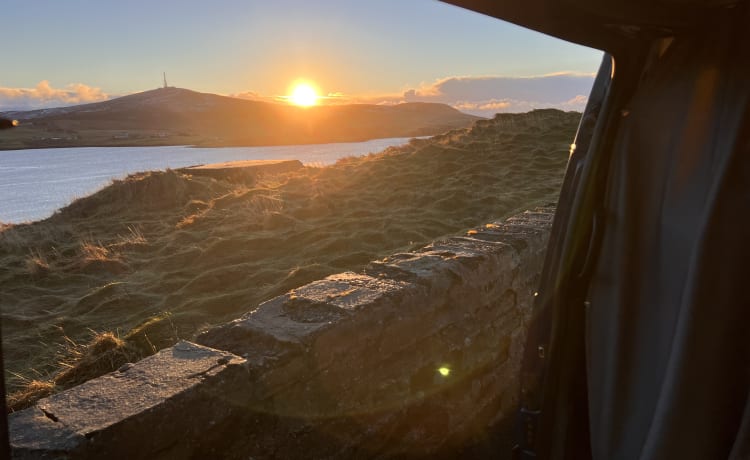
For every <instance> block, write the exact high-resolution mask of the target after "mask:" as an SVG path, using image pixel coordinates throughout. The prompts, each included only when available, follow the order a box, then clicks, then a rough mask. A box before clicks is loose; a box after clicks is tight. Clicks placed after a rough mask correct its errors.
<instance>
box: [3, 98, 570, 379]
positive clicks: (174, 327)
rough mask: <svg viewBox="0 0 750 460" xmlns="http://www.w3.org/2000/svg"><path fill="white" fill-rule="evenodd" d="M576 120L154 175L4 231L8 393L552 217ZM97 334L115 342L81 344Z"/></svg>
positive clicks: (504, 122)
mask: <svg viewBox="0 0 750 460" xmlns="http://www.w3.org/2000/svg"><path fill="white" fill-rule="evenodd" d="M579 117H580V115H579V114H576V113H563V112H559V111H554V110H544V111H535V112H531V113H529V114H504V115H499V116H498V117H496V118H495V119H494V120H488V121H480V122H477V124H476V125H475V126H474V127H473V128H470V129H463V130H455V131H452V132H449V133H447V134H445V135H441V136H437V137H435V138H432V139H429V140H413V141H412V142H411V143H410V144H409V145H406V146H404V147H399V148H391V149H388V150H386V151H385V152H383V153H381V154H376V155H370V156H368V157H364V158H351V159H346V160H342V161H340V162H338V163H337V164H336V165H334V166H330V167H327V168H304V169H303V170H300V171H297V172H294V173H288V174H285V175H279V176H271V177H265V178H262V179H261V180H260V181H259V182H256V183H247V184H237V183H234V184H233V183H228V182H225V181H217V180H214V179H209V178H203V177H197V176H195V177H190V176H187V175H184V174H181V173H178V172H174V171H168V172H163V173H144V174H139V175H135V176H131V177H129V178H127V179H125V180H124V181H118V182H115V183H113V184H112V185H111V186H109V187H107V188H105V189H104V190H102V191H100V192H98V193H96V194H94V195H92V196H90V197H86V198H83V199H80V200H78V201H76V202H74V203H73V204H71V205H70V206H69V207H67V208H65V209H63V210H61V211H60V212H59V213H57V214H56V215H54V216H53V217H51V218H49V219H47V220H44V221H41V222H35V223H30V224H24V225H15V226H7V227H5V228H3V229H2V230H1V231H0V266H2V267H3V270H2V271H0V286H2V291H3V292H2V296H0V310H1V311H2V314H3V316H2V321H3V323H2V326H3V331H2V333H3V339H4V342H5V343H4V352H5V360H6V370H7V371H8V372H10V373H11V374H7V375H6V378H8V379H9V383H10V388H11V389H18V388H20V387H21V386H22V385H23V382H24V379H39V380H48V379H51V378H53V376H54V375H55V373H56V372H59V370H60V364H59V363H60V362H61V361H62V362H66V363H70V362H72V361H75V360H80V359H81V358H83V357H85V355H86V354H87V353H88V354H91V351H96V350H99V351H101V350H104V351H105V352H108V353H109V354H106V353H105V355H106V356H105V358H102V359H99V361H96V359H98V358H96V357H94V358H87V359H94V361H96V363H95V366H94V367H96V370H95V371H92V372H93V374H92V373H91V372H89V373H87V374H86V375H82V376H77V375H71V374H75V373H76V372H77V371H76V370H75V368H73V369H74V370H73V371H71V370H70V369H69V370H68V371H67V372H63V374H57V377H56V380H57V383H58V385H60V386H66V385H69V384H71V383H74V382H75V381H79V380H81V379H85V378H88V377H90V376H91V375H94V374H96V373H100V372H104V371H106V370H108V369H110V368H111V367H112V366H114V367H115V368H116V367H117V366H119V365H120V364H121V363H123V362H126V361H128V360H132V359H135V357H137V356H139V355H143V354H147V353H150V352H152V351H153V350H154V349H156V348H161V347H164V346H167V345H169V344H171V343H172V342H174V341H175V340H176V339H178V338H188V339H189V338H190V337H191V336H193V335H194V334H195V333H196V331H198V330H200V329H201V328H204V327H206V326H207V325H210V324H216V323H219V322H222V321H226V320H229V319H233V318H235V317H237V316H239V315H240V314H242V313H244V312H245V311H247V310H249V309H252V308H254V307H255V306H256V305H257V304H258V303H260V302H262V301H264V300H266V299H269V298H271V297H273V296H276V295H279V294H282V293H284V292H286V291H287V290H289V289H292V288H294V287H297V286H300V285H302V284H305V283H307V282H309V281H313V280H316V279H319V278H321V277H324V276H326V275H329V274H332V273H337V272H340V271H344V270H354V271H358V270H360V269H361V268H362V267H363V265H365V264H366V263H368V262H369V261H370V260H373V259H377V258H380V257H383V256H385V255H388V254H390V253H393V252H395V251H402V250H408V249H411V248H416V247H420V246H422V245H424V244H426V243H427V242H429V241H430V240H432V239H434V238H437V237H440V236H443V235H447V234H452V233H456V232H460V231H464V230H466V229H467V228H469V227H472V226H477V225H481V224H483V223H485V222H487V221H489V220H491V219H497V218H502V217H504V216H507V215H509V214H511V213H515V212H517V211H519V210H523V209H526V208H529V207H532V206H534V205H537V204H541V203H548V202H553V201H555V199H556V194H557V193H558V190H559V186H560V184H561V179H562V175H563V171H564V167H565V164H566V162H567V148H568V145H569V144H570V142H571V140H572V138H573V135H574V132H575V129H576V125H577V122H578V119H579ZM93 331H96V332H103V331H113V332H114V335H111V336H102V335H99V336H98V338H97V339H96V340H98V341H99V342H101V343H94V344H93V345H91V346H90V347H88V348H87V347H86V346H81V345H77V344H80V343H84V342H86V341H87V340H89V339H91V337H92V336H93ZM97 347H99V348H97ZM100 349H101V350H100ZM115 352H116V353H115ZM66 368H67V367H66V366H65V365H64V366H63V369H66ZM14 374H18V375H21V376H23V378H22V379H19V378H18V376H17V375H14Z"/></svg>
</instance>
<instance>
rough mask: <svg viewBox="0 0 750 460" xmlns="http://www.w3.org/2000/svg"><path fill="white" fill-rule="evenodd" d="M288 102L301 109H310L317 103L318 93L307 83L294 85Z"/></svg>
mask: <svg viewBox="0 0 750 460" xmlns="http://www.w3.org/2000/svg"><path fill="white" fill-rule="evenodd" d="M289 102H291V103H292V104H294V105H299V106H301V107H310V106H311V105H315V104H317V103H318V93H317V92H316V91H315V88H313V87H312V85H310V84H309V83H296V84H295V85H294V88H293V89H292V94H290V95H289Z"/></svg>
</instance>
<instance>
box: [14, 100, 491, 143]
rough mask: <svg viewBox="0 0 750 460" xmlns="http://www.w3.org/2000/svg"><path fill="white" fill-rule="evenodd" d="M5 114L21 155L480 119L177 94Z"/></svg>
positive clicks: (384, 130) (397, 130)
mask: <svg viewBox="0 0 750 460" xmlns="http://www.w3.org/2000/svg"><path fill="white" fill-rule="evenodd" d="M4 115H5V116H6V117H10V118H14V119H18V120H19V121H20V122H21V125H22V127H24V129H18V130H17V132H16V133H14V136H13V137H12V138H9V139H1V138H0V149H8V148H19V147H12V146H11V142H9V141H12V140H15V141H16V144H18V143H19V142H21V143H24V144H25V146H27V147H35V146H36V147H39V146H48V145H49V144H56V145H60V146H62V145H64V146H71V145H81V146H85V145H165V144H196V145H205V146H209V145H214V146H222V145H280V144H307V143H327V142H355V141H362V140H367V139H374V138H384V137H414V136H425V135H434V134H439V133H442V132H445V131H447V130H450V129H455V128H460V127H465V126H468V125H470V124H471V123H473V122H474V121H475V120H477V119H479V117H476V116H473V115H468V114H465V113H462V112H460V111H458V110H456V109H454V108H452V107H450V106H447V105H444V104H436V103H405V104H398V105H390V106H386V105H368V104H351V105H322V106H313V107H306V108H303V107H296V106H291V105H286V104H278V103H271V102H262V101H251V100H246V99H238V98H233V97H227V96H219V95H216V94H210V93H200V92H196V91H191V90H187V89H182V88H174V87H167V88H160V89H155V90H150V91H145V92H142V93H136V94H131V95H128V96H123V97H119V98H116V99H111V100H108V101H104V102H96V103H90V104H82V105H77V106H71V107H60V108H54V109H40V110H30V111H14V112H5V114H4ZM22 134H25V136H24V135H22ZM20 148H23V147H20Z"/></svg>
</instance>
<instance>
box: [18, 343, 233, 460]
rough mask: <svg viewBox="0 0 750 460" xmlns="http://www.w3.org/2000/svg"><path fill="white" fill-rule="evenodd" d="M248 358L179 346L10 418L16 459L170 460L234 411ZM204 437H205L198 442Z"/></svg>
mask: <svg viewBox="0 0 750 460" xmlns="http://www.w3.org/2000/svg"><path fill="white" fill-rule="evenodd" d="M243 364H244V360H243V359H241V358H239V357H237V356H234V355H232V354H231V353H228V352H225V351H218V350H213V349H210V348H206V347H202V346H199V345H195V344H192V343H190V342H179V343H177V344H176V345H175V346H173V347H171V348H167V349H164V350H162V351H160V352H159V353H157V354H156V355H154V356H151V357H149V358H146V359H144V360H142V361H140V362H138V363H136V364H133V365H125V366H123V368H121V370H119V371H116V372H113V373H110V374H107V375H104V376H102V377H99V378H97V379H94V380H91V381H89V382H86V383H84V384H82V385H79V386H77V387H75V388H72V389H70V390H68V391H65V392H62V393H59V394H56V395H53V396H50V397H49V398H46V399H43V400H41V401H39V402H38V403H37V404H36V405H35V406H34V407H31V408H29V409H26V410H24V411H20V412H17V413H14V414H11V415H10V417H9V423H10V438H11V444H12V447H13V456H14V458H24V459H25V458H29V459H30V458H40V459H41V458H105V457H106V458H110V459H111V458H165V457H166V458H168V457H171V456H172V455H171V454H170V455H167V453H168V452H173V453H177V452H184V453H188V452H190V451H191V449H192V448H195V447H196V446H191V444H194V443H195V442H196V441H195V440H197V439H200V438H201V436H202V435H205V432H208V431H210V430H211V426H213V425H216V424H217V423H220V422H221V421H222V420H223V419H225V418H227V417H228V416H229V414H230V412H231V405H230V404H228V403H227V402H226V400H225V396H226V395H227V394H229V393H232V392H236V391H238V389H239V388H240V387H239V386H238V384H240V382H243V381H246V376H245V374H247V371H246V369H245V367H244V366H243ZM199 435H201V436H199ZM191 439H192V440H191Z"/></svg>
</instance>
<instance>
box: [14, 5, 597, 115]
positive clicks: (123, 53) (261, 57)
mask: <svg viewBox="0 0 750 460" xmlns="http://www.w3.org/2000/svg"><path fill="white" fill-rule="evenodd" d="M0 31H2V37H3V40H4V41H5V43H7V44H11V45H12V46H10V47H7V46H6V48H5V51H4V53H3V59H2V66H1V67H0V110H3V109H9V108H32V107H41V106H51V105H67V104H72V103H80V102H89V101H93V100H103V99H106V98H110V97H114V96H118V95H124V94H129V93H133V92H138V91H143V90H148V89H153V88H155V87H157V86H159V85H160V83H161V75H162V71H166V72H167V78H168V80H169V82H170V84H171V85H174V86H178V87H182V88H189V89H193V90H197V91H204V92H211V93H218V94H226V95H242V96H243V97H248V98H257V99H268V100H273V99H274V98H275V97H277V96H280V95H285V94H288V92H289V87H290V85H291V84H292V82H293V81H295V80H299V79H303V80H307V81H309V82H312V83H313V84H314V85H315V86H316V87H317V89H318V91H319V92H320V93H321V94H335V95H336V97H335V98H331V99H330V100H331V101H334V102H375V103H395V102H400V101H402V100H407V99H409V100H433V101H438V102H446V103H449V104H451V105H454V106H457V107H458V106H461V107H463V110H467V111H472V110H473V111H474V112H476V113H479V112H482V110H481V109H479V107H482V106H484V107H493V109H489V110H490V111H491V110H495V109H500V110H511V111H512V110H521V109H523V108H528V107H532V108H533V107H537V106H543V105H545V104H546V105H551V106H560V107H561V108H565V107H566V106H565V104H566V103H569V105H570V107H569V108H575V107H573V106H574V105H576V104H578V105H580V104H581V103H582V102H585V100H583V99H582V97H584V98H585V95H586V94H588V90H587V88H589V87H590V85H591V82H592V77H591V74H592V73H593V72H595V71H596V68H597V67H598V64H599V61H600V59H601V53H600V52H599V51H596V50H591V49H587V48H584V47H580V46H577V45H572V44H569V43H566V42H563V41H560V40H557V39H553V38H550V37H547V36H544V35H542V34H539V33H536V32H531V31H527V30H525V29H522V28H520V27H517V26H514V25H511V24H508V23H504V22H502V21H499V20H496V19H494V18H489V17H485V16H482V15H479V14H477V13H473V12H469V11H466V10H462V9H460V8H457V7H455V6H452V5H447V4H443V3H440V2H437V1H434V0H372V1H360V0H348V1H344V0H316V1H310V0H308V1H302V0H274V1H260V0H246V1H223V0H214V1H211V2H208V1H205V0H204V1H200V2H199V1H193V0H180V1H177V0H162V1H153V0H151V1H143V0H128V1H127V2H104V1H102V0H98V1H94V0H66V1H60V0H26V1H23V2H10V3H6V4H5V5H4V7H3V11H2V15H0ZM521 77H524V78H521ZM563 77H564V78H565V79H567V80H566V84H561V85H560V87H561V88H560V90H559V92H558V93H559V94H555V91H554V88H555V82H556V81H557V79H559V78H563ZM539 79H541V80H543V81H544V82H545V83H544V84H543V85H542V86H545V87H549V88H552V89H553V91H551V92H549V91H547V92H545V93H544V94H540V95H539V96H538V98H537V99H538V100H534V94H531V95H530V94H529V91H528V90H519V86H520V87H525V86H524V84H525V83H528V85H530V86H529V88H534V87H537V86H539V84H540V82H539V81H537V80H539ZM571 79H572V80H571ZM571 81H574V82H573V84H571ZM457 82H458V83H457ZM475 83H476V84H475ZM535 85H536V86H535ZM459 87H460V91H459V92H460V94H461V95H460V97H459V95H458V94H455V95H454V94H452V93H450V91H452V90H458V89H459ZM521 89H523V88H521ZM514 91H515V92H514ZM519 91H520V92H519ZM545 91H546V90H545ZM579 93H580V94H579ZM407 96H408V97H407ZM579 96H580V97H579ZM461 98H463V99H461ZM467 98H470V99H471V100H470V99H467ZM576 98H577V99H576ZM571 104H572V105H571ZM485 111H486V110H485Z"/></svg>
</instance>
